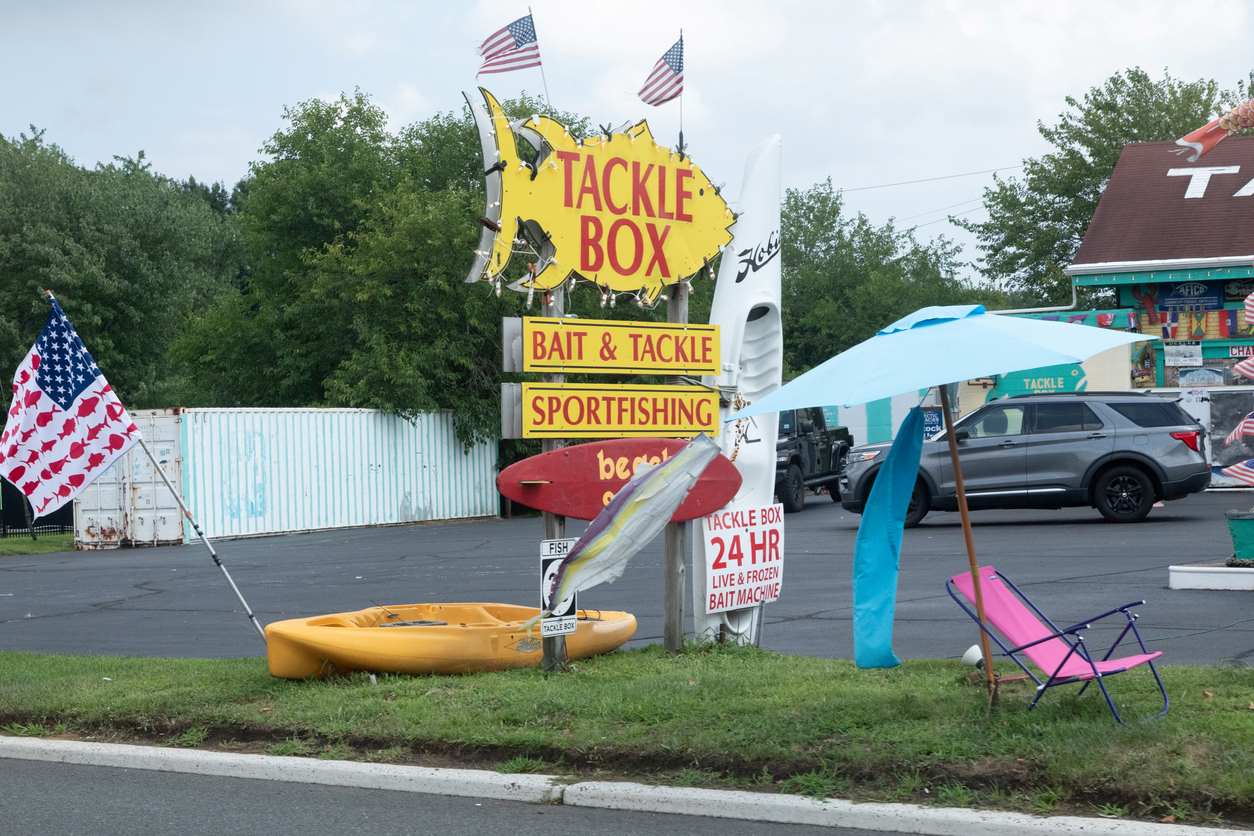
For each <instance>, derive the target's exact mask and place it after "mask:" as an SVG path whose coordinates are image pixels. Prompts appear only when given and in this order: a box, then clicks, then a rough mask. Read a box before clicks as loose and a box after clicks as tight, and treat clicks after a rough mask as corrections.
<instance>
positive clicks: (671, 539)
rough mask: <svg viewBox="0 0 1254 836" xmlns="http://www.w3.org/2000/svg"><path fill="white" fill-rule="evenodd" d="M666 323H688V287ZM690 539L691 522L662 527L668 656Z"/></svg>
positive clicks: (678, 291)
mask: <svg viewBox="0 0 1254 836" xmlns="http://www.w3.org/2000/svg"><path fill="white" fill-rule="evenodd" d="M666 321H667V322H683V323H686V322H687V321H688V285H686V284H685V283H683V282H680V283H679V284H677V285H674V286H673V287H671V289H670V298H669V299H668V300H667V302H666ZM715 356H717V355H715ZM682 381H683V378H676V379H675V382H676V383H680V382H682ZM691 537H692V523H691V522H687V521H686V522H678V523H675V522H673V523H667V524H666V535H665V540H664V545H663V547H662V571H663V573H664V580H663V584H664V586H663V593H662V608H663V609H662V613H663V618H664V619H665V620H664V622H663V628H662V643H663V645H664V646H665V647H666V650H667V651H668V652H670V653H678V652H679V651H681V650H683V649H684V564H685V562H686V560H685V559H686V557H687V556H688V555H689V554H690V553H691V552H692V543H691Z"/></svg>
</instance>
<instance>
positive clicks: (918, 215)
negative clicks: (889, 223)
mask: <svg viewBox="0 0 1254 836" xmlns="http://www.w3.org/2000/svg"><path fill="white" fill-rule="evenodd" d="M983 199H984V198H982V197H973V198H971V199H970V200H960V201H958V202H957V203H951V204H949V205H948V206H938V207H937V208H935V209H929V210H927V211H926V212H915V213H914V214H913V215H906V216H905V217H904V218H897V219H896V220H897V221H908V220H910V219H911V218H921V217H923V216H924V215H932V214H935V213H937V212H944V211H945V210H946V209H956V208H957V207H959V206H966V205H967V204H968V203H978V202H979V201H981V200H983Z"/></svg>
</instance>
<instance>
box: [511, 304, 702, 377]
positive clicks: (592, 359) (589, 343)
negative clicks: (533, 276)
mask: <svg viewBox="0 0 1254 836" xmlns="http://www.w3.org/2000/svg"><path fill="white" fill-rule="evenodd" d="M718 361H719V345H718V326H717V325H691V324H685V323H676V322H625V321H620V320H609V319H577V318H566V317H538V316H529V317H524V318H523V321H522V367H523V371H525V372H556V373H566V372H575V373H582V374H623V373H627V372H637V373H641V374H660V373H665V374H676V375H678V374H689V375H703V374H708V375H716V374H718V372H719V368H718Z"/></svg>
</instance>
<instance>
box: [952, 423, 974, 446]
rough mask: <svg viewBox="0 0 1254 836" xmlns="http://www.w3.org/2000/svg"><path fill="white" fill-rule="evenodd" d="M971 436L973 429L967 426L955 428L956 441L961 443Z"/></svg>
mask: <svg viewBox="0 0 1254 836" xmlns="http://www.w3.org/2000/svg"><path fill="white" fill-rule="evenodd" d="M970 437H971V431H970V430H968V429H966V428H965V427H964V428H960V429H956V430H954V441H957V442H959V443H961V442H963V441H966V440H967V439H968V438H970Z"/></svg>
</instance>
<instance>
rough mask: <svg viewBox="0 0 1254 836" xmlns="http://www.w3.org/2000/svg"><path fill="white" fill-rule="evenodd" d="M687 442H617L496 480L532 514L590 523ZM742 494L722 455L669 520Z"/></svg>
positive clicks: (573, 450)
mask: <svg viewBox="0 0 1254 836" xmlns="http://www.w3.org/2000/svg"><path fill="white" fill-rule="evenodd" d="M687 443H688V442H686V441H683V440H680V439H673V438H618V439H613V440H610V441H593V442H589V443H588V444H576V445H575V446H573V447H563V448H562V449H560V450H550V451H549V452H547V453H541V454H540V455H538V456H532V457H531V458H529V459H523V460H522V461H520V462H515V463H514V464H512V465H510V466H509V467H507V468H505V469H504V470H503V471H501V473H500V475H499V476H497V477H496V487H497V489H498V490H499V491H500V492H501V493H502V494H503V495H504V496H507V497H509V498H510V499H512V500H514V501H515V502H519V503H521V504H523V505H526V506H527V507H528V508H534V509H536V510H537V511H549V512H550V513H553V514H562V515H563V516H567V517H571V518H573V519H576V520H590V519H592V518H593V517H595V516H596V515H597V514H599V513H601V509H602V508H604V507H605V506H606V505H608V504H609V502H610V499H611V498H612V497H613V496H614V493H615V492H616V491H617V490H618V489H619V488H621V487H622V486H623V485H625V484H627V482H628V480H629V479H631V476H632V474H633V473H635V471H636V468H638V467H639V466H640V465H642V464H644V463H645V462H649V463H650V464H658V463H660V462H662V461H664V460H666V459H668V458H670V457H671V456H673V455H675V454H676V453H678V452H679V451H680V449H682V448H683V446H684V445H685V444H687ZM738 490H740V471H739V470H737V469H736V466H735V465H734V464H732V463H731V460H729V459H728V458H727V457H726V456H724V455H723V454H722V453H720V454H719V455H718V456H716V457H715V459H714V461H712V462H710V464H709V465H707V466H706V468H705V471H704V472H703V473H702V474H701V478H700V479H698V480H697V483H696V484H695V485H693V487H692V490H691V491H689V492H688V496H687V497H686V498H685V499H684V501H683V503H682V504H680V506H679V509H678V510H677V511H675V514H674V516H672V517H671V521H672V522H683V521H684V520H695V519H697V518H699V517H704V516H705V515H706V514H709V513H712V512H714V511H717V510H718V509H719V508H722V507H723V506H724V505H726V504H727V503H728V502H729V501H730V500H731V498H732V497H733V496H735V495H736V491H738Z"/></svg>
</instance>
